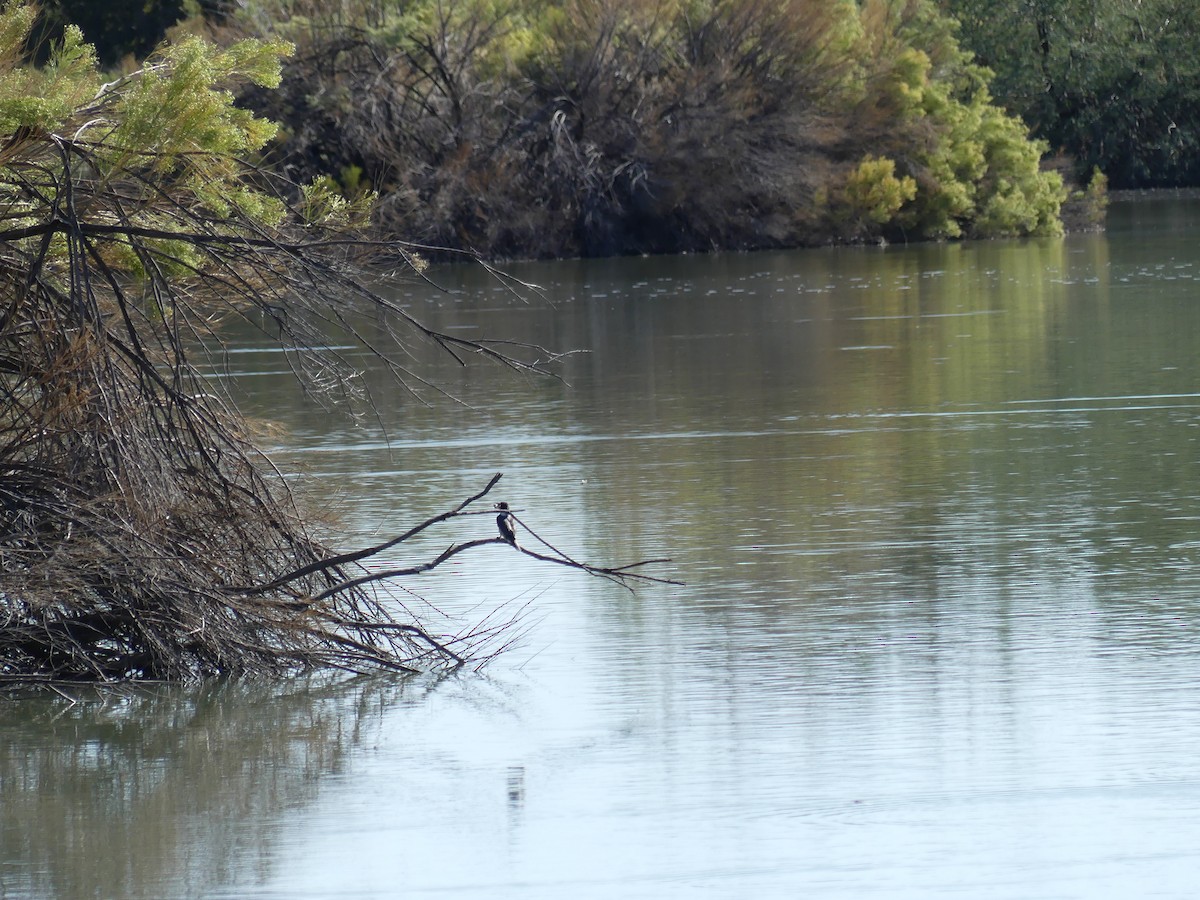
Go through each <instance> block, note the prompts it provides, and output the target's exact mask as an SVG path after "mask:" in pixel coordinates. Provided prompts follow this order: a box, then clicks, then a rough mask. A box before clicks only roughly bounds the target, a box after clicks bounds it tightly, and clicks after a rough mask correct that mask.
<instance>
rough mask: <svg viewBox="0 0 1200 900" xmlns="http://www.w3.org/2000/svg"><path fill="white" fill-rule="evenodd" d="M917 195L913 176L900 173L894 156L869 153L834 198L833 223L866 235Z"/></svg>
mask: <svg viewBox="0 0 1200 900" xmlns="http://www.w3.org/2000/svg"><path fill="white" fill-rule="evenodd" d="M916 196H917V182H916V179H914V178H912V177H911V176H908V175H904V176H902V177H899V178H897V177H896V163H895V161H894V160H891V159H886V158H881V157H876V156H868V157H866V158H865V159H863V160H862V162H860V163H859V164H858V166H856V167H855V168H854V169H851V170H850V172H849V173H847V175H846V180H845V183H844V184H843V185H842V187H841V190H840V191H837V192H836V194H835V198H834V199H833V200H832V201H831V202H830V215H831V217H832V220H833V221H832V227H833V228H835V229H836V230H837V232H838V233H842V234H845V235H846V236H847V237H863V236H866V235H868V234H870V232H871V231H872V230H873V229H874V228H877V227H878V226H880V225H886V224H888V223H889V222H892V221H894V220H895V218H896V214H897V213H899V212H900V210H901V208H902V207H903V206H904V204H905V203H907V202H909V201H910V200H912V199H913V198H915V197H916Z"/></svg>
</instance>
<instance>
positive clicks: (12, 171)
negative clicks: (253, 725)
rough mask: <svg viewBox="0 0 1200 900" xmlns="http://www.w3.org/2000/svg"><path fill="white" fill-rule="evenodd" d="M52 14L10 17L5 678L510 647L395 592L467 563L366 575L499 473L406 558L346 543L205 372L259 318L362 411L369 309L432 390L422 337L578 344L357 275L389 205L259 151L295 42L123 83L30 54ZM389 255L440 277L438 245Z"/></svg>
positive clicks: (1, 270) (462, 345)
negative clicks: (467, 322) (271, 93)
mask: <svg viewBox="0 0 1200 900" xmlns="http://www.w3.org/2000/svg"><path fill="white" fill-rule="evenodd" d="M33 18H34V13H33V11H32V10H31V9H30V8H28V7H26V6H22V5H17V6H12V7H10V8H8V9H7V10H6V11H4V12H3V13H0V680H14V679H20V680H30V679H46V680H54V679H88V680H100V681H107V680H114V679H126V678H157V679H183V678H190V677H196V676H203V675H210V674H218V673H222V674H223V673H234V674H239V673H266V672H281V671H288V670H293V669H297V668H307V667H314V666H334V667H342V668H347V669H352V670H359V669H364V668H372V667H385V668H394V669H411V668H418V667H421V668H425V667H436V666H439V665H458V664H461V663H463V662H464V661H466V660H470V659H475V660H476V661H478V660H479V659H480V658H481V657H484V656H486V655H487V653H489V652H493V651H494V650H495V649H496V647H497V646H498V644H499V645H502V644H503V642H504V640H505V636H504V633H505V631H506V629H507V627H508V626H509V625H510V624H511V623H509V622H495V621H493V622H491V623H484V624H483V625H482V626H480V627H478V628H476V629H471V628H466V629H465V630H459V631H453V630H452V631H451V632H450V633H448V634H442V633H438V632H436V631H435V630H434V629H432V628H430V627H429V626H427V625H426V624H425V623H424V622H423V621H422V619H421V616H420V615H415V614H412V613H410V611H409V610H406V609H404V608H403V607H400V606H398V605H396V604H395V603H392V602H384V601H383V600H381V599H380V598H379V597H378V596H377V595H376V594H375V593H374V592H373V587H374V585H375V582H376V581H377V580H378V578H379V577H382V576H386V575H396V574H402V573H403V572H410V573H411V572H417V571H422V570H425V569H428V568H431V567H432V566H433V565H436V564H437V562H439V561H440V559H437V560H431V561H428V562H424V563H421V564H419V565H415V566H412V567H409V568H408V569H404V570H397V571H393V572H389V573H376V574H375V575H367V574H366V573H365V571H364V570H363V569H362V568H360V566H359V564H360V563H361V562H362V561H363V560H365V559H366V558H368V557H370V556H374V555H377V554H378V553H380V552H382V551H383V550H385V549H389V548H392V547H394V546H396V545H397V544H399V543H401V542H403V541H404V540H406V539H408V538H409V537H411V536H413V535H415V534H417V533H420V532H422V531H424V530H426V529H428V528H433V527H436V526H438V525H441V524H442V523H444V522H446V521H448V520H450V519H453V518H455V517H457V516H460V515H467V514H470V513H471V512H473V511H474V507H473V506H472V504H477V503H478V502H479V501H480V500H481V499H482V498H483V497H484V495H485V494H487V492H488V491H489V490H490V489H491V487H492V485H494V483H495V479H493V481H492V483H490V484H488V485H486V486H484V487H483V488H482V489H481V490H480V492H479V493H478V494H477V495H476V496H475V497H472V498H468V499H467V500H466V501H464V502H462V503H461V504H459V505H457V506H454V507H452V508H450V509H448V510H447V511H445V512H443V513H440V514H438V515H434V516H431V517H430V518H428V519H427V520H425V521H423V522H421V523H419V524H418V525H416V526H415V527H414V528H413V529H411V530H410V531H409V532H408V533H406V534H405V535H401V536H399V537H397V538H395V539H393V540H391V541H388V542H387V543H386V544H384V545H382V546H380V547H375V548H365V549H363V550H361V551H359V552H357V553H352V554H342V555H338V554H335V553H333V552H332V551H331V550H330V549H329V548H328V547H326V546H324V545H323V544H322V543H321V542H320V541H319V540H317V539H316V538H314V537H313V536H312V534H311V533H310V530H309V528H308V526H307V525H306V522H305V519H304V517H303V514H302V511H301V510H300V509H298V508H297V505H296V503H295V502H294V500H293V498H292V496H291V495H290V493H289V491H288V489H287V486H286V484H285V482H284V481H283V479H282V477H281V475H280V473H278V472H276V471H275V470H274V468H273V467H272V465H271V462H270V460H269V459H267V458H266V457H265V456H264V455H263V454H262V453H261V452H260V451H259V450H258V449H257V447H256V445H255V443H254V436H253V434H252V432H251V429H250V427H249V426H248V424H247V423H246V421H244V420H243V418H242V417H241V416H240V415H239V414H238V412H237V410H236V409H235V408H233V407H232V406H231V405H230V402H229V400H228V398H227V396H226V395H225V394H224V393H222V391H221V390H220V387H219V385H214V382H213V381H212V380H211V379H209V378H206V377H204V373H203V369H204V365H203V364H204V362H205V361H206V360H208V359H209V358H210V356H211V355H213V354H216V355H218V356H219V355H220V353H221V330H222V326H223V323H225V322H226V321H228V320H229V319H230V318H239V319H242V320H246V321H249V322H252V323H255V324H256V325H257V326H258V327H260V328H262V329H264V330H265V331H266V332H267V333H268V334H269V335H270V336H272V337H273V338H276V339H278V340H279V341H281V342H282V343H283V344H284V345H285V346H287V347H289V348H291V349H293V350H294V351H296V352H294V353H292V354H291V355H290V358H291V359H292V361H293V363H294V366H295V368H296V373H297V375H298V376H299V377H301V378H304V379H305V380H306V381H307V383H308V384H309V386H310V387H311V388H312V390H313V392H314V394H317V395H323V396H325V397H328V398H331V399H332V400H333V401H334V402H341V401H342V400H344V399H345V398H346V397H347V396H348V395H349V394H352V393H353V392H354V391H355V390H356V384H357V382H356V380H355V377H354V375H355V373H354V371H353V370H352V369H351V368H350V367H349V366H347V365H346V364H345V362H344V360H341V359H339V358H338V357H337V356H336V355H331V354H330V353H329V352H328V351H324V350H321V349H320V348H321V347H323V346H324V345H325V344H326V337H325V336H326V335H327V334H328V329H329V328H330V327H331V326H338V327H342V328H344V329H345V330H346V332H347V333H349V334H351V335H354V334H355V330H354V327H353V323H352V321H351V320H352V318H353V315H354V313H355V311H356V310H360V309H361V308H362V306H363V305H368V306H372V307H374V309H375V310H376V311H377V313H378V314H379V316H378V318H382V319H383V320H384V321H386V322H387V323H389V327H390V329H391V337H392V339H393V341H394V342H389V343H388V344H387V345H384V344H382V343H379V344H372V345H369V349H370V350H371V351H372V352H373V353H375V354H376V356H377V357H378V359H380V360H381V361H382V362H383V363H384V364H385V365H386V366H388V367H390V369H391V371H392V372H393V373H394V374H395V376H396V378H397V379H398V381H399V382H400V383H402V384H404V383H407V384H410V385H412V384H414V383H415V382H414V379H419V374H417V373H414V372H411V371H409V370H408V369H407V368H406V367H405V357H404V355H403V352H402V347H403V344H404V342H406V341H410V340H412V339H414V338H416V339H422V340H429V341H433V342H435V343H436V344H438V345H440V346H441V347H442V348H443V349H445V350H446V351H447V352H450V353H453V354H455V355H457V356H459V357H460V358H465V357H466V356H479V357H485V358H490V359H491V360H492V361H494V362H496V363H498V364H501V365H504V366H509V367H513V368H516V369H522V370H528V371H533V372H547V371H548V366H550V365H552V363H553V355H552V354H549V353H547V352H546V351H543V350H542V349H541V348H536V347H523V346H517V345H513V344H509V343H488V342H486V341H464V340H462V339H461V338H457V337H454V336H452V335H447V334H438V333H435V332H432V331H430V330H428V329H426V328H424V327H423V326H422V325H421V324H420V323H419V322H417V321H416V320H414V319H412V318H411V317H410V316H409V315H408V314H407V313H405V312H404V311H403V310H402V309H400V308H398V307H397V306H395V305H393V304H392V303H390V302H389V301H388V300H386V299H385V298H384V297H382V296H379V295H378V294H376V293H374V292H373V291H372V290H371V289H370V288H369V287H368V286H367V284H366V283H365V282H363V281H362V280H361V279H359V278H358V277H356V275H355V272H356V271H357V269H356V266H357V264H358V263H359V262H360V261H361V260H362V258H363V257H364V256H366V255H368V254H371V253H376V252H378V251H379V250H380V249H381V248H380V247H379V246H378V245H376V244H372V243H370V242H368V241H365V240H363V239H362V238H360V237H358V235H359V234H360V231H359V229H360V227H361V226H362V224H363V222H364V217H365V216H366V215H367V212H368V208H367V204H362V205H360V206H355V205H353V204H349V203H346V202H345V201H344V200H342V199H341V197H340V196H338V195H336V194H334V193H331V192H329V191H328V190H326V189H324V188H322V187H321V186H319V185H318V186H309V187H306V188H303V189H301V188H295V187H294V186H291V185H287V184H284V183H276V182H273V181H272V179H271V178H269V177H268V176H266V175H265V174H264V173H263V172H261V171H258V170H257V169H255V168H254V167H253V166H252V165H251V164H250V163H249V162H247V161H246V160H247V159H248V158H249V157H250V155H251V154H253V153H254V152H255V151H256V150H257V149H259V148H260V147H261V146H262V145H263V143H264V142H265V141H266V140H268V139H269V138H270V137H271V135H272V134H273V131H274V129H273V126H271V125H270V124H269V123H268V122H266V121H264V120H262V119H259V118H256V117H255V116H253V115H251V114H250V113H248V112H246V111H244V110H241V109H239V108H237V107H236V106H235V105H234V103H233V94H232V92H231V89H232V88H234V87H236V86H237V85H239V84H245V83H254V84H257V85H260V86H270V85H271V84H274V83H277V81H278V77H279V58H280V56H281V54H284V53H286V52H287V50H288V48H287V47H286V46H285V45H282V44H262V43H257V42H245V43H240V44H237V45H234V46H231V47H229V48H227V49H224V50H217V49H215V48H214V47H212V46H209V45H207V44H205V43H204V42H202V41H200V40H194V39H189V40H184V41H181V42H180V43H178V44H176V45H174V46H170V47H168V48H166V49H165V50H164V51H163V52H162V53H161V54H160V55H158V56H156V57H154V58H153V59H151V60H150V61H149V62H147V63H146V65H145V66H144V67H143V68H142V69H140V70H139V71H137V72H135V73H133V74H131V75H129V76H126V77H123V78H120V79H118V80H116V81H112V82H109V83H102V79H101V78H100V77H99V74H98V70H97V67H96V63H95V60H94V58H93V54H92V51H91V49H90V48H89V47H88V46H87V45H86V44H85V43H83V41H82V38H81V36H80V34H79V33H78V32H77V31H76V30H73V29H68V31H67V32H66V35H65V38H64V41H63V43H62V44H61V45H60V46H58V47H56V48H55V50H54V52H53V53H52V55H51V59H50V62H49V64H48V65H47V66H46V67H45V68H43V69H33V68H30V67H29V66H27V65H25V63H24V62H23V57H22V53H23V44H24V40H25V36H26V34H27V33H28V30H29V28H30V27H31V25H32V22H33ZM386 249H388V250H390V251H391V252H392V253H393V254H396V255H397V257H396V258H398V259H399V260H400V261H401V262H404V263H407V264H408V265H409V266H411V267H414V268H419V267H420V262H419V260H418V259H417V258H416V257H415V256H414V255H412V253H411V248H408V247H405V246H401V245H395V244H393V245H390V246H389V247H388V248H386ZM358 339H359V340H361V341H364V342H365V338H358ZM499 540H500V538H499V537H496V538H492V539H489V540H487V541H483V542H468V543H467V544H456V545H454V546H453V547H452V548H451V551H447V553H446V554H443V558H444V557H446V556H448V555H453V553H457V552H460V551H461V550H463V549H469V548H470V547H471V546H475V545H477V544H478V543H489V542H492V541H499ZM578 567H580V568H583V569H585V570H588V571H591V572H592V573H593V574H600V575H607V576H608V577H614V578H617V579H618V580H623V581H627V580H629V578H631V577H638V576H632V575H630V574H629V573H628V572H627V570H613V571H608V570H602V569H591V568H589V567H587V566H582V565H578ZM415 612H416V613H420V612H421V611H420V610H416V611H415Z"/></svg>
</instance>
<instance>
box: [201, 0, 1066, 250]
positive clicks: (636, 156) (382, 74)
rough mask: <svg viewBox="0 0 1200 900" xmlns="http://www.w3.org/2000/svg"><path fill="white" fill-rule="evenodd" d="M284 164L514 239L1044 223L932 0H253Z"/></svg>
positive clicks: (1058, 195)
mask: <svg viewBox="0 0 1200 900" xmlns="http://www.w3.org/2000/svg"><path fill="white" fill-rule="evenodd" d="M222 28H223V29H225V30H229V29H232V30H233V31H234V33H253V34H259V35H262V34H269V35H281V36H284V37H286V38H287V39H289V40H291V41H294V42H295V43H296V45H297V47H298V52H297V56H296V59H295V61H294V62H293V63H291V64H290V65H289V66H288V68H287V70H286V72H285V77H284V86H283V89H282V91H280V92H273V93H271V94H262V95H260V96H257V98H256V101H255V102H256V103H257V104H258V106H259V108H261V109H262V110H263V111H265V112H266V114H267V115H269V116H270V117H271V118H272V119H274V120H277V121H280V122H281V123H282V124H283V131H284V133H283V141H282V143H281V149H282V150H283V151H284V152H285V154H286V155H285V156H284V157H283V158H284V161H285V165H286V166H287V167H288V168H289V171H291V172H293V173H298V174H303V175H305V176H315V175H326V176H329V177H331V178H334V179H341V182H342V188H343V190H344V191H345V192H346V194H347V195H348V196H355V195H357V194H358V193H359V192H360V191H362V190H363V189H364V188H365V187H366V186H368V185H369V186H370V188H372V189H374V190H376V191H378V192H380V194H381V196H382V202H381V204H380V207H379V221H380V222H381V223H382V224H383V226H384V227H385V228H386V229H387V230H388V231H389V232H390V233H395V234H402V235H405V236H406V237H415V238H419V239H421V240H423V241H425V242H428V243H433V244H437V245H443V246H453V247H470V248H473V249H477V250H480V251H483V252H485V253H490V254H500V255H509V256H574V255H580V254H583V255H608V254H615V253H631V252H668V251H680V250H708V249H711V248H713V247H736V248H744V247H769V246H785V245H794V244H797V243H814V242H820V243H824V242H827V241H829V240H830V239H835V240H836V239H841V240H866V239H872V238H877V237H879V236H889V237H890V236H897V237H908V238H923V237H924V238H928V237H957V236H960V235H1003V234H1029V233H1052V232H1054V231H1056V230H1057V229H1058V228H1059V222H1058V210H1059V206H1060V204H1061V202H1062V199H1063V191H1062V184H1061V181H1060V179H1059V178H1058V176H1057V175H1055V174H1051V173H1044V172H1041V171H1039V166H1038V160H1039V156H1040V155H1041V152H1042V150H1043V147H1042V145H1040V144H1038V143H1034V142H1030V141H1029V140H1028V138H1027V135H1026V132H1025V129H1024V126H1023V125H1022V124H1021V123H1020V122H1019V121H1018V120H1016V119H1013V118H1011V117H1009V116H1008V115H1006V114H1005V113H1004V112H1003V111H1002V110H1000V109H999V108H998V107H996V106H995V105H994V104H993V103H992V102H991V98H990V95H989V93H988V89H987V85H986V73H985V72H984V71H983V70H981V69H979V68H978V67H976V66H974V65H972V64H971V62H970V61H969V58H968V56H967V55H966V54H964V53H963V52H962V51H961V50H960V49H959V48H958V46H957V44H956V42H955V38H954V36H953V29H952V24H951V22H950V20H948V19H946V18H944V17H943V16H941V15H939V14H938V13H937V12H936V10H935V7H934V5H933V3H932V2H930V0H904V2H899V3H897V2H891V0H868V2H865V3H848V2H845V0H786V2H782V3H776V2H760V0H729V2H701V3H692V2H682V0H658V2H654V3H643V2H629V0H621V2H612V0H571V2H568V3H566V4H560V3H545V2H541V0H504V2H494V0H470V2H463V3H453V4H449V3H441V2H434V0H420V2H415V3H405V4H391V3H386V2H380V0H353V2H349V3H340V4H337V5H336V6H330V5H329V4H326V3H323V2H312V0H254V2H251V3H248V4H245V5H244V8H243V9H242V10H241V11H240V12H239V13H238V14H237V15H235V16H233V17H231V18H230V19H229V20H228V21H227V22H226V23H225V24H224V25H223V26H222Z"/></svg>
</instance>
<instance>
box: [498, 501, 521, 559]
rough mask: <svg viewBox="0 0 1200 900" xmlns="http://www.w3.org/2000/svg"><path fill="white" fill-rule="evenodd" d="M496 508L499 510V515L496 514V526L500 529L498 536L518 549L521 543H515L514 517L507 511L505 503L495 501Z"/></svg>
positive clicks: (515, 526) (515, 528)
mask: <svg viewBox="0 0 1200 900" xmlns="http://www.w3.org/2000/svg"><path fill="white" fill-rule="evenodd" d="M496 509H497V510H499V511H500V515H498V516H496V528H498V529H499V530H500V537H502V538H504V540H506V541H508V543H510V544H512V545H513V546H514V547H516V548H517V549H518V550H520V549H521V545H520V544H518V543H517V519H516V517H515V516H514V515H513V514H512V513H511V512H509V511H508V504H507V503H497V504H496Z"/></svg>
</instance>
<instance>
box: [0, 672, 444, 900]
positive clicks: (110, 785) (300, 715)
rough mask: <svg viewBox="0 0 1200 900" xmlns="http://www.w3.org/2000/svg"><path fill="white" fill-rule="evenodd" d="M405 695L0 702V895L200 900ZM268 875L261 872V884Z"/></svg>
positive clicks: (388, 685)
mask: <svg viewBox="0 0 1200 900" xmlns="http://www.w3.org/2000/svg"><path fill="white" fill-rule="evenodd" d="M421 691H422V688H421V685H420V683H418V682H414V681H411V680H405V681H397V680H386V679H359V680H355V681H343V682H330V681H327V680H323V681H317V680H311V679H302V680H299V681H296V682H294V683H292V684H291V685H290V686H289V687H288V688H286V689H285V690H283V691H282V692H281V691H280V689H279V686H278V685H277V684H275V685H272V686H270V687H267V686H264V685H255V684H252V683H247V682H241V683H233V682H212V683H208V684H205V685H203V686H200V687H196V688H182V687H168V686H158V687H146V688H138V689H136V690H133V689H130V690H128V691H126V692H121V693H114V692H112V691H111V690H110V691H108V692H106V693H105V694H104V695H103V696H100V695H90V694H82V695H80V696H79V702H78V703H76V704H74V705H68V704H67V703H66V701H63V702H60V703H55V702H53V701H52V700H50V699H48V697H47V696H46V695H44V694H43V695H38V696H36V697H33V698H28V699H18V698H12V697H10V698H7V699H5V701H4V703H3V704H0V735H2V737H0V847H3V848H4V849H3V853H2V854H0V895H3V896H5V897H8V896H22V897H29V896H38V897H59V898H65V900H67V898H84V897H127V898H141V897H145V898H159V897H168V896H172V897H173V896H201V895H207V894H208V893H210V892H212V891H214V890H217V889H219V888H221V887H223V886H227V885H228V883H229V882H230V881H231V880H232V879H235V878H237V879H242V878H244V877H245V875H244V873H245V871H246V868H247V866H248V865H253V866H257V865H258V864H259V863H258V862H257V861H260V860H264V859H268V858H269V857H270V856H271V847H272V844H273V843H274V841H275V837H276V835H275V833H274V831H273V830H272V828H271V823H273V822H279V821H281V820H283V819H284V818H285V817H286V816H287V815H288V814H289V813H291V812H292V811H294V810H295V809H296V807H298V806H302V805H304V804H307V803H309V802H311V801H312V800H313V798H314V797H315V795H316V792H317V789H318V785H319V783H320V782H319V778H320V776H324V775H328V774H331V773H335V772H337V771H339V770H340V769H341V768H342V767H343V766H344V765H345V763H346V759H347V756H348V754H349V753H350V752H351V751H352V750H353V749H354V747H355V746H356V745H357V744H358V743H359V741H360V740H361V732H362V728H363V727H364V723H363V722H362V720H361V717H362V715H363V713H364V712H365V711H367V710H368V709H370V710H372V711H377V710H378V709H379V708H380V705H381V704H385V705H396V704H400V703H407V702H410V695H412V694H413V693H414V692H417V693H418V694H419V693H420V692H421ZM264 874H267V873H264Z"/></svg>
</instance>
